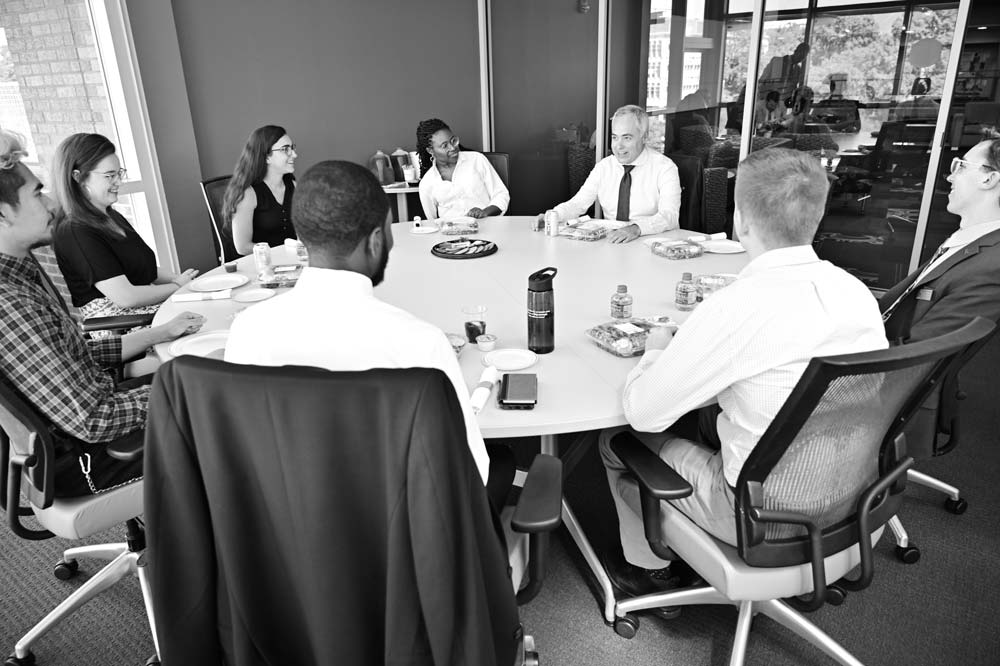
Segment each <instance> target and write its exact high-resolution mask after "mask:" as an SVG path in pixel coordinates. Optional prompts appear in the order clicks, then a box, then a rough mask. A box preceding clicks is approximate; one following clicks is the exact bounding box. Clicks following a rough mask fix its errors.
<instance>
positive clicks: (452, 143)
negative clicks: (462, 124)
mask: <svg viewBox="0 0 1000 666" xmlns="http://www.w3.org/2000/svg"><path fill="white" fill-rule="evenodd" d="M461 142H462V141H461V139H459V138H458V137H457V136H455V135H452V137H451V138H450V139H448V140H447V141H442V142H441V143H439V144H438V148H440V149H441V150H444V149H445V148H458V145H459V144H460V143H461Z"/></svg>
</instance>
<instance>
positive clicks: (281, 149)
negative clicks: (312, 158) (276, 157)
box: [267, 143, 295, 157]
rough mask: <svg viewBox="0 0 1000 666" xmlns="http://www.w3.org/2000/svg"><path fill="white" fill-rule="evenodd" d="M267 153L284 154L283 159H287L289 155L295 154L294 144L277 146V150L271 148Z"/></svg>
mask: <svg viewBox="0 0 1000 666" xmlns="http://www.w3.org/2000/svg"><path fill="white" fill-rule="evenodd" d="M267 152H269V153H284V154H285V157H288V156H289V155H291V154H292V153H294V152H295V144H294V143H289V144H285V145H284V146H278V147H277V148H272V149H271V150H269V151H267Z"/></svg>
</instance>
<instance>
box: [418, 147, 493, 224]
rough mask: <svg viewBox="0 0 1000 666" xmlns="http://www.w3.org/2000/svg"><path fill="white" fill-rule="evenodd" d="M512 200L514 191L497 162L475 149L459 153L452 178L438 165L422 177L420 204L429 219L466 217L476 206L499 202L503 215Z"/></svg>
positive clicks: (481, 206) (480, 206) (483, 206)
mask: <svg viewBox="0 0 1000 666" xmlns="http://www.w3.org/2000/svg"><path fill="white" fill-rule="evenodd" d="M509 203H510V193H509V192H508V191H507V188H506V187H505V186H504V184H503V181H502V180H500V176H498V175H497V172H496V171H495V170H494V169H493V165H492V164H490V161H489V160H488V159H486V156H485V155H483V154H482V153H477V152H475V151H472V150H463V151H462V152H460V153H459V154H458V162H456V163H455V170H454V171H452V174H451V180H444V179H443V178H441V172H440V171H438V168H437V165H435V166H432V167H431V168H430V170H428V171H427V173H425V174H424V177H423V178H421V179H420V205H421V206H423V209H424V215H426V216H427V219H428V220H433V219H435V218H438V217H440V218H444V219H447V218H450V217H463V216H465V215H466V214H467V213H468V212H469V210H470V209H472V208H486V207H487V206H496V207H497V208H499V209H500V214H501V215H503V214H504V212H505V211H506V210H507V205H508V204H509Z"/></svg>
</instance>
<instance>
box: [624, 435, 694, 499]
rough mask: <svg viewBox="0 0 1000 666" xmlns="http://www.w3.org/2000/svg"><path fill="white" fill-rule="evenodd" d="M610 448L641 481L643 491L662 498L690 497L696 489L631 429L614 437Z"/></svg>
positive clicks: (640, 485)
mask: <svg viewBox="0 0 1000 666" xmlns="http://www.w3.org/2000/svg"><path fill="white" fill-rule="evenodd" d="M611 450H612V451H614V452H615V455H617V456H618V458H619V459H620V460H621V461H622V463H623V464H624V465H625V467H626V468H627V469H628V471H629V472H631V473H632V475H633V476H635V478H636V481H638V482H639V487H640V488H641V489H642V491H643V492H644V493H648V494H649V495H651V496H652V497H654V498H656V499H659V500H672V499H680V498H682V497H687V496H688V495H690V494H691V493H692V492H694V489H693V488H691V484H690V483H688V482H687V481H685V480H684V479H683V478H681V476H680V474H678V473H677V472H675V471H674V470H673V468H672V467H670V465H668V464H667V463H665V462H663V461H662V460H660V459H659V458H658V457H657V456H656V455H655V454H654V453H653V452H652V451H650V450H649V449H647V448H646V446H645V445H644V444H643V443H642V442H640V441H639V440H638V438H636V436H635V435H633V434H632V433H630V432H628V431H623V432H620V433H618V434H617V435H615V436H614V438H613V439H612V440H611Z"/></svg>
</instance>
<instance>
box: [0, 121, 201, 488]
mask: <svg viewBox="0 0 1000 666" xmlns="http://www.w3.org/2000/svg"><path fill="white" fill-rule="evenodd" d="M26 154H27V153H26V152H25V151H24V150H23V149H22V147H21V141H20V137H18V136H17V135H16V134H12V133H10V132H6V131H3V130H0V313H2V315H0V316H2V324H0V375H2V377H0V380H2V381H6V382H8V383H9V384H10V385H11V386H13V387H14V388H15V389H16V390H17V391H18V392H19V393H20V394H21V395H22V396H23V397H24V398H25V399H27V400H28V402H30V403H31V404H32V405H33V406H34V407H35V409H36V410H38V412H39V413H41V415H42V416H43V417H44V418H45V419H47V420H48V421H49V422H50V423H52V424H53V426H55V428H54V434H55V440H56V446H57V457H56V464H55V484H56V495H57V496H61V497H67V496H74V495H82V494H89V493H91V492H94V491H95V489H96V490H102V489H105V488H108V487H110V486H112V485H115V484H117V483H122V482H124V481H128V480H129V479H132V478H135V477H137V476H141V475H142V461H141V460H140V461H138V462H132V463H125V462H121V461H118V460H115V459H113V458H111V457H110V456H108V455H107V453H106V452H105V450H104V448H105V447H104V445H106V444H107V443H108V442H110V441H112V440H116V439H119V438H122V437H126V436H128V437H136V438H141V437H142V436H143V429H144V427H145V425H146V405H147V400H148V398H149V379H148V378H145V379H139V380H133V381H132V382H131V385H128V384H130V383H129V382H123V383H122V384H120V385H116V383H115V377H114V372H113V368H114V367H115V366H117V365H119V364H120V363H121V362H122V359H128V358H131V357H133V356H136V355H139V354H142V353H143V352H144V350H146V349H147V348H148V347H150V346H152V345H154V344H157V343H159V342H165V341H167V340H172V339H174V338H177V337H179V336H181V335H184V334H187V333H192V332H194V331H197V330H198V329H199V328H200V327H201V324H202V322H203V320H204V318H203V317H201V316H200V315H197V314H194V313H190V312H186V313H184V314H181V315H178V316H177V317H176V318H175V319H173V320H171V321H170V322H168V323H167V324H164V325H163V326H156V327H153V328H148V329H143V330H139V331H136V332H134V333H129V334H127V335H123V336H121V337H110V338H106V339H103V340H87V339H85V338H84V337H83V334H82V333H81V332H80V328H79V326H78V325H77V324H76V322H74V321H73V319H72V318H70V316H69V315H68V314H67V312H66V310H65V308H64V306H63V305H62V304H61V303H60V302H59V301H58V300H57V299H58V298H59V296H58V295H57V294H54V293H52V292H51V290H50V289H48V288H46V283H45V282H44V278H43V277H42V275H41V267H40V266H39V265H38V262H37V261H35V258H34V257H33V256H32V255H31V250H32V249H34V248H36V247H40V246H43V245H47V244H48V243H49V240H50V238H51V227H52V223H53V220H54V219H55V214H56V206H55V203H54V202H53V201H52V199H50V198H49V197H48V196H47V195H45V194H44V193H43V192H42V184H41V182H39V180H38V178H36V177H35V175H34V174H33V173H32V172H31V171H29V170H28V168H27V167H25V166H24V165H23V164H21V161H20V160H21V158H22V157H24V156H25V155H26ZM88 466H89V475H88V474H86V473H85V471H84V469H85V468H86V467H88Z"/></svg>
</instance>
